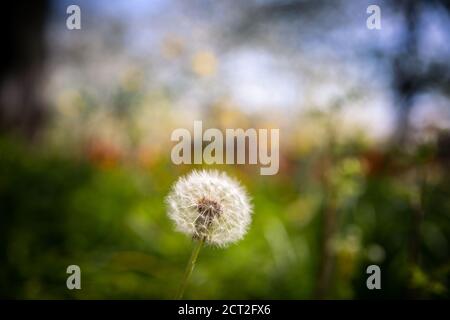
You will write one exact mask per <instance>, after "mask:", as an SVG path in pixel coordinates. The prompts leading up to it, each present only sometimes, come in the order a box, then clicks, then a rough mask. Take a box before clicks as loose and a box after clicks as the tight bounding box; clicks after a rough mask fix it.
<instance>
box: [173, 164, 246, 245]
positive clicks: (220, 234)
mask: <svg viewBox="0 0 450 320" xmlns="http://www.w3.org/2000/svg"><path fill="white" fill-rule="evenodd" d="M166 202H167V205H168V215H169V217H170V219H171V220H172V221H173V222H174V223H175V226H176V228H177V230H179V231H180V232H183V233H185V234H187V235H190V236H191V237H193V238H194V239H202V238H204V239H205V242H206V243H209V244H212V245H217V246H220V247H223V246H226V245H228V244H231V243H233V242H236V241H238V240H240V239H242V237H243V236H244V235H245V233H246V232H247V229H248V226H249V224H250V222H251V213H252V207H251V204H250V201H249V198H248V196H247V193H246V191H245V190H244V189H243V188H242V187H241V185H240V184H239V182H237V181H236V180H234V179H232V178H230V177H229V176H228V175H226V174H225V173H219V172H218V171H205V170H203V171H195V170H194V171H193V172H191V173H190V174H189V175H187V176H184V177H181V178H179V179H178V181H177V182H176V183H175V185H174V186H173V188H172V190H171V192H170V193H169V195H168V196H167V198H166Z"/></svg>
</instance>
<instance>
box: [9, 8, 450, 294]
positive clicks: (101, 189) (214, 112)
mask: <svg viewBox="0 0 450 320" xmlns="http://www.w3.org/2000/svg"><path fill="white" fill-rule="evenodd" d="M72 3H78V4H79V5H80V7H81V8H82V17H83V20H82V21H83V22H82V23H83V24H82V30H78V31H69V30H67V29H66V28H65V18H66V14H65V8H66V6H67V5H69V3H68V2H67V3H66V2H65V1H36V3H35V4H33V5H32V4H28V5H25V4H18V5H15V7H14V8H13V9H12V10H15V11H16V12H18V13H20V15H17V16H16V17H15V19H16V20H14V21H13V20H11V19H10V18H9V16H14V15H12V14H11V13H7V14H6V13H2V16H4V17H3V18H2V23H3V24H5V28H4V30H7V31H9V33H10V37H9V38H7V39H6V41H7V42H8V43H9V44H10V46H9V48H8V51H6V53H4V56H3V57H2V59H1V60H2V79H1V85H0V89H1V90H0V98H1V99H0V120H1V121H0V124H1V125H0V128H1V135H0V219H1V220H0V297H2V298H25V299H48V298H50V299H52V298H56V299H65V298H72V299H118V298H126V299H153V298H160V299H170V298H173V297H174V295H175V292H176V290H177V288H178V286H179V284H180V280H181V278H182V274H183V272H184V268H185V264H186V262H187V260H188V258H189V255H190V251H191V248H192V241H191V240H190V239H188V238H187V237H186V236H184V235H182V234H179V233H177V232H175V230H174V228H173V225H172V223H171V222H170V220H169V219H168V217H167V215H166V209H165V203H164V198H165V196H166V195H167V193H168V192H169V190H170V187H171V185H172V184H173V183H174V181H176V179H177V178H178V177H179V176H180V175H183V174H185V173H187V172H189V171H190V170H192V169H194V168H199V167H201V166H198V165H181V166H176V165H174V164H172V162H171V160H170V151H171V148H172V146H173V145H174V143H173V142H171V141H170V133H171V132H172V131H173V130H174V129H176V128H179V127H185V128H187V129H189V130H191V129H192V123H193V120H195V119H202V120H203V126H204V128H207V127H215V128H220V129H222V130H224V129H225V128H280V135H281V136H280V145H279V146H278V147H279V150H280V171H279V173H278V174H277V175H275V176H261V175H259V166H255V165H234V166H231V165H216V166H204V167H205V168H217V169H220V170H224V171H227V172H229V174H230V175H232V176H235V177H237V178H238V179H239V180H240V181H241V182H242V183H243V185H244V186H245V187H246V188H247V189H248V191H249V194H250V195H251V197H252V201H253V204H254V212H255V213H254V217H253V222H252V225H251V228H250V230H249V232H248V234H247V235H246V237H245V238H244V239H243V240H242V241H240V242H239V243H237V244H234V245H232V246H230V247H229V248H226V249H218V248H211V247H206V248H205V249H204V250H203V251H202V252H201V255H200V258H199V260H198V264H197V266H196V269H195V271H194V274H193V277H192V280H191V283H190V284H189V287H188V290H187V292H186V298H192V299H245V298H252V299H264V298H266V299H267V298H272V299H311V298H319V299H330V298H331V299H352V298H355V299H361V298H448V297H449V279H450V259H449V252H450V250H449V245H450V244H449V241H450V239H449V237H450V219H449V217H450V171H449V165H450V162H449V160H450V154H449V150H450V133H449V128H450V125H449V124H450V116H449V115H450V114H449V108H448V106H449V98H448V94H449V90H448V89H449V87H448V77H449V74H450V73H449V66H448V61H450V60H449V59H448V58H449V53H450V50H449V43H450V42H449V41H450V39H449V34H448V27H449V26H450V22H449V21H450V20H449V6H448V3H447V2H446V1H430V2H422V1H396V2H395V3H393V2H382V1H378V3H379V5H380V6H381V8H382V14H383V20H382V23H383V29H382V31H370V30H367V29H366V26H365V19H366V17H367V14H366V11H365V9H366V7H367V5H368V3H365V2H364V1H361V2H354V1H333V2H332V1H294V0H293V1H282V2H278V1H270V0H267V1H242V2H235V1H214V2H202V1H162V0H158V1H154V2H153V1H152V2H144V1H132V2H126V1H117V3H116V2H115V3H114V4H111V3H109V2H106V1H96V2H95V3H93V2H90V3H89V2H88V1H71V2H70V4H72ZM150 3H151V4H150ZM30 8H32V9H33V10H28V9H30ZM25 9H27V10H25ZM26 12H32V18H31V17H30V16H29V14H28V13H26ZM355 12H360V13H359V14H355ZM149 18H150V19H149ZM330 19H331V20H332V23H333V24H332V25H330V23H331V22H330ZM173 21H177V23H176V24H173ZM430 30H431V31H430ZM371 32H372V33H371ZM373 32H379V33H378V34H374V33H373ZM319 40H320V41H319ZM24 48H28V50H24ZM424 48H425V49H424ZM427 48H428V49H429V50H426V49H427ZM71 264H76V265H79V266H80V267H81V270H82V281H81V285H82V290H72V291H70V290H68V289H67V288H66V279H67V276H68V275H67V274H66V268H67V266H68V265H71ZM371 264H377V265H379V266H380V267H381V270H382V277H381V279H382V280H381V283H382V290H368V289H367V287H366V279H367V277H368V275H367V274H366V268H367V266H369V265H371Z"/></svg>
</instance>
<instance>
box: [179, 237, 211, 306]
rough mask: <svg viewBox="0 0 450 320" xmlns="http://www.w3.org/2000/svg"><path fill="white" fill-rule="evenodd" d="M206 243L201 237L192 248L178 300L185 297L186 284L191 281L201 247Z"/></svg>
mask: <svg viewBox="0 0 450 320" xmlns="http://www.w3.org/2000/svg"><path fill="white" fill-rule="evenodd" d="M203 243H205V238H201V239H200V240H199V241H198V242H197V243H196V245H195V246H194V248H193V249H192V254H191V257H190V258H189V262H188V264H187V266H186V271H185V272H184V277H183V282H181V286H180V289H179V290H178V292H177V296H176V298H175V299H176V300H181V299H182V298H183V294H184V291H185V290H186V286H187V284H188V282H189V278H190V277H191V274H192V271H193V270H194V266H195V262H196V261H197V257H198V254H199V253H200V249H201V248H202V246H203Z"/></svg>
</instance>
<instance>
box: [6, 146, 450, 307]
mask: <svg viewBox="0 0 450 320" xmlns="http://www.w3.org/2000/svg"><path fill="white" fill-rule="evenodd" d="M0 150H1V155H0V206H1V224H0V261H1V263H0V296H1V297H6V298H25V299H53V298H55V299H65V298H74V299H118V298H125V299H171V298H173V297H174V294H175V292H176V290H177V288H178V286H179V283H180V280H181V278H182V274H183V271H184V268H185V264H186V262H187V260H188V257H189V255H190V250H191V246H192V242H191V240H190V239H189V238H187V237H186V236H184V235H182V234H179V233H177V232H176V231H175V230H174V228H173V225H172V223H171V222H170V220H169V219H168V217H167V216H166V213H165V204H164V198H165V196H166V194H167V193H168V191H169V189H170V186H171V184H172V183H173V182H174V181H175V180H176V179H177V178H178V177H179V176H180V175H181V174H184V173H186V172H188V171H189V170H191V168H190V167H184V166H181V167H177V166H174V165H172V164H171V163H170V160H169V159H167V158H164V157H159V158H158V159H157V160H156V161H154V162H152V165H151V167H139V166H133V165H128V164H113V165H108V166H104V165H99V164H98V163H95V162H92V161H90V160H89V159H85V158H76V157H71V156H64V155H63V154H60V153H56V152H52V151H49V150H48V149H45V148H40V147H39V146H34V147H33V146H29V145H27V144H24V143H22V142H20V141H19V140H16V139H13V138H10V137H9V138H7V137H3V138H2V139H1V140H0ZM352 154H353V155H347V156H345V157H342V158H339V159H337V160H336V161H334V162H333V163H332V166H331V169H330V170H329V173H328V174H329V179H328V180H329V185H327V188H328V190H324V189H323V188H324V186H323V185H322V184H321V183H320V179H319V180H318V179H317V177H316V170H315V169H314V166H315V163H316V161H315V160H314V159H309V160H308V159H306V160H305V159H303V158H302V159H297V160H295V161H297V162H295V163H296V167H295V169H294V170H293V171H292V173H290V174H283V173H280V174H279V175H278V176H275V177H264V176H259V175H257V174H254V173H253V172H252V171H248V170H246V169H245V168H243V167H242V168H241V167H233V168H228V167H226V168H225V166H223V167H221V168H220V167H219V168H220V169H226V170H227V171H229V172H230V174H231V175H234V176H237V177H238V178H239V179H240V180H241V181H242V183H243V184H244V185H245V186H246V188H247V189H248V191H249V194H250V195H251V197H252V201H253V204H254V212H255V213H254V216H253V222H252V225H251V228H250V230H249V232H248V234H247V235H246V237H245V238H244V240H242V241H240V242H239V243H237V244H234V245H232V246H230V247H229V248H226V249H218V248H212V247H206V248H205V249H204V250H203V251H202V252H201V254H200V258H199V260H198V264H197V266H196V269H195V271H194V274H193V277H192V279H191V282H190V284H189V286H188V289H187V291H186V295H185V297H186V298H192V299H213V298H214V299H231V298H232V299H245V298H252V299H264V298H273V299H305V298H315V297H318V295H317V283H318V281H319V280H318V278H319V277H320V276H319V273H320V272H321V271H320V268H321V262H322V259H323V257H322V255H323V253H322V251H321V239H322V236H323V233H324V227H323V225H324V223H323V222H324V221H323V219H324V217H325V215H324V212H325V211H326V210H328V209H327V208H329V206H330V203H333V208H334V209H335V213H336V217H337V221H336V232H335V233H334V234H333V238H332V239H331V240H332V241H331V245H332V259H331V260H330V261H329V263H330V264H332V268H331V270H332V273H331V275H330V277H329V278H328V280H327V281H328V283H327V290H326V293H325V295H323V296H321V297H324V298H337V299H342V298H393V297H397V298H400V297H405V296H408V295H410V294H414V297H432V298H436V297H437V298H448V283H449V269H450V264H449V255H448V252H449V250H448V236H449V235H450V230H449V229H450V223H449V219H448V218H449V212H450V202H449V199H450V198H449V197H448V196H449V194H448V192H449V191H448V190H450V188H449V180H448V177H447V176H444V177H440V178H439V179H438V180H437V182H435V183H429V184H428V185H427V189H426V190H425V191H424V192H426V197H425V198H424V199H426V201H425V202H424V206H425V210H426V216H425V218H424V222H423V224H422V230H420V232H421V233H420V234H421V235H422V242H421V244H420V253H421V261H420V267H419V265H416V264H412V263H411V260H410V259H409V256H408V246H409V240H410V231H411V230H410V229H411V228H410V227H411V221H410V219H411V218H410V217H411V215H410V212H411V210H413V209H414V203H415V202H414V199H415V197H417V196H418V195H417V194H416V193H417V192H418V190H417V188H416V186H415V185H414V184H409V183H407V182H405V180H402V179H403V178H402V179H400V178H398V177H396V176H392V175H386V174H379V175H367V174H364V173H363V171H362V168H361V165H360V163H361V162H360V161H359V159H360V158H359V157H360V156H361V154H356V155H355V153H354V152H353V153H352ZM406 160H407V161H410V162H414V161H416V160H415V158H414V159H406ZM414 163H415V162H414ZM330 199H333V200H332V201H331V200H330ZM374 263H375V264H378V265H380V266H381V268H382V270H383V271H382V288H383V290H382V292H376V291H369V290H367V288H366V286H365V283H366V278H367V275H366V273H365V269H366V267H367V266H368V265H369V264H374ZM71 264H76V265H79V266H80V267H81V271H82V281H81V285H82V290H73V291H70V290H68V289H67V288H66V285H65V283H66V278H67V276H68V275H67V274H66V272H65V271H66V268H67V266H68V265H71Z"/></svg>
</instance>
